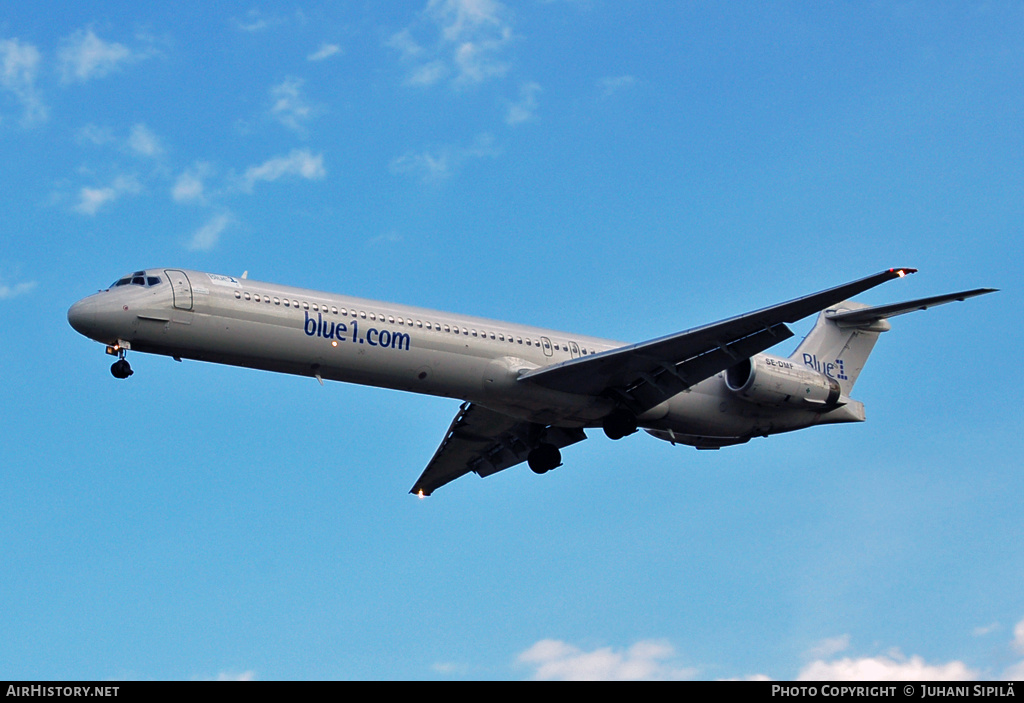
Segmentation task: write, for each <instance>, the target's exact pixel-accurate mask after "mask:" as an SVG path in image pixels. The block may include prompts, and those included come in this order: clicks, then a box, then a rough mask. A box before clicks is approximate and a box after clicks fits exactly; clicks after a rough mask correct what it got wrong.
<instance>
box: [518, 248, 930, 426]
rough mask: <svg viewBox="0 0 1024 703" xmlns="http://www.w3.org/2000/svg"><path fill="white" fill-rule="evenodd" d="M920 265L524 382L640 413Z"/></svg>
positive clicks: (576, 362) (541, 372)
mask: <svg viewBox="0 0 1024 703" xmlns="http://www.w3.org/2000/svg"><path fill="white" fill-rule="evenodd" d="M914 272H916V269H910V268H897V269H889V270H888V271H882V272H881V273H877V274H875V275H873V276H868V277H867V278H862V279H860V280H858V281H853V282H851V283H846V284H843V285H841V286H836V287H834V288H829V289H828V290H823V291H821V292H818V293H812V294H811V295H806V296H803V297H801V298H796V299H794V300H790V301H789V302H785V303H779V304H778V305H772V306H771V307H767V308H763V309H761V310H756V311H754V312H750V313H747V314H745V315H739V316H737V317H732V318H729V319H727V320H722V321H721V322H715V323H712V324H710V325H704V326H703V327H696V328H694V329H691V330H687V331H685V332H679V333H677V334H672V335H668V336H667V337H660V338H658V339H653V340H651V341H648V342H641V343H640V344H632V345H629V346H625V347H620V348H618V349H612V350H610V351H607V352H602V353H600V354H594V355H593V356H586V357H581V358H579V359H573V360H571V361H565V362H562V363H560V364H555V365H553V366H545V367H542V368H539V369H535V370H533V371H530V372H528V373H525V374H523V375H522V376H520V377H519V381H520V382H522V383H535V384H537V385H540V386H544V387H545V388H551V389H553V390H559V391H565V392H568V393H579V394H588V395H605V396H609V395H610V396H612V397H615V398H616V399H617V400H619V401H620V402H622V403H623V404H625V405H626V406H627V407H629V408H630V409H631V410H632V411H633V412H634V413H636V414H637V415H639V414H641V413H643V412H644V411H646V410H650V409H651V408H653V407H654V406H656V405H658V404H659V403H661V402H663V401H665V400H667V399H668V398H671V397H672V396H674V395H676V394H677V393H680V392H682V391H684V390H686V389H687V388H689V387H690V386H693V385H694V384H696V383H699V382H700V381H703V380H704V379H706V378H710V377H711V376H714V375H715V374H716V373H718V372H719V371H723V370H724V369H727V368H729V367H730V366H732V365H733V364H735V363H737V362H738V361H741V360H743V359H746V358H749V357H751V356H753V355H754V354H758V353H760V352H763V351H765V350H766V349H769V348H771V347H773V346H775V344H777V343H778V342H780V341H782V340H783V339H787V338H789V337H791V336H793V333H792V331H790V329H789V328H788V327H787V326H786V325H785V323H787V322H796V321H797V320H800V319H802V318H804V317H807V316H808V315H812V314H814V313H816V312H819V311H821V310H824V309H825V308H827V307H829V306H831V305H835V304H836V303H839V302H842V301H844V300H847V299H848V298H851V297H853V296H855V295H857V294H859V293H862V292H864V291H866V290H868V289H870V288H874V287H875V286H877V285H879V284H881V283H884V282H885V281H889V280H892V279H894V278H901V277H903V276H905V275H907V274H908V273H914Z"/></svg>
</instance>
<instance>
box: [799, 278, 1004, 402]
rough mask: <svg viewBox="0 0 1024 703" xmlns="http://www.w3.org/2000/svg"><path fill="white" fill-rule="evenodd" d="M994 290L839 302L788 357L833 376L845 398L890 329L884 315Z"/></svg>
mask: <svg viewBox="0 0 1024 703" xmlns="http://www.w3.org/2000/svg"><path fill="white" fill-rule="evenodd" d="M995 290H996V289H994V288H977V289H975V290H969V291H962V292H960V293H950V294H948V295H937V296H934V297H931V298H920V299H918V300H908V301H906V302H904V303H893V304H891V305H878V306H875V307H869V306H867V305H864V304H863V303H856V302H853V301H846V302H843V303H839V304H838V305H834V306H832V307H830V308H827V309H825V310H822V311H821V312H820V313H819V314H818V321H817V323H816V324H815V325H814V328H813V329H812V330H811V331H810V333H808V335H807V336H806V337H804V340H803V341H802V342H801V343H800V346H799V347H797V349H796V351H795V352H793V354H792V356H790V360H791V361H793V362H796V363H798V364H800V365H802V366H804V367H806V368H809V369H813V370H815V371H817V372H818V373H821V374H824V375H825V376H828V377H829V378H833V379H835V380H836V381H837V382H838V383H839V387H840V388H841V389H842V395H843V396H845V397H846V398H849V396H850V392H851V391H852V390H853V384H854V383H856V382H857V378H858V377H859V376H860V373H861V371H863V370H864V364H865V363H867V360H868V355H869V354H870V353H871V350H872V349H874V347H875V342H876V341H878V335H880V334H881V333H882V332H886V331H888V330H889V329H890V325H889V322H888V318H890V317H895V316H896V315H902V314H904V313H908V312H914V311H915V310H925V309H927V308H929V307H932V306H934V305H942V304H943V303H951V302H953V301H954V300H966V299H967V298H973V297H974V296H976V295H984V294H985V293H993V292H995Z"/></svg>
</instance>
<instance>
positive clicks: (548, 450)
mask: <svg viewBox="0 0 1024 703" xmlns="http://www.w3.org/2000/svg"><path fill="white" fill-rule="evenodd" d="M526 463H528V464H529V465H530V470H531V471H533V473H535V474H546V473H547V472H548V471H551V469H556V468H558V467H559V466H561V465H562V453H561V452H560V451H558V447H556V446H555V445H553V444H538V445H537V446H536V447H535V448H534V449H533V451H531V452H530V454H529V455H528V456H527V457H526Z"/></svg>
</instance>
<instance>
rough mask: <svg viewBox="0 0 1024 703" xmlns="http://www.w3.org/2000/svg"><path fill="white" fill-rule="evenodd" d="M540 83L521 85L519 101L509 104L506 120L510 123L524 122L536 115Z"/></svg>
mask: <svg viewBox="0 0 1024 703" xmlns="http://www.w3.org/2000/svg"><path fill="white" fill-rule="evenodd" d="M540 91H541V87H540V84H539V83H533V82H530V83H523V84H522V85H520V86H519V101H518V102H515V103H512V104H511V105H509V108H508V114H507V115H506V116H505V122H506V123H507V124H509V125H513V126H515V125H517V124H522V123H523V122H528V121H529V120H532V119H533V117H534V113H536V111H537V94H538V93H540Z"/></svg>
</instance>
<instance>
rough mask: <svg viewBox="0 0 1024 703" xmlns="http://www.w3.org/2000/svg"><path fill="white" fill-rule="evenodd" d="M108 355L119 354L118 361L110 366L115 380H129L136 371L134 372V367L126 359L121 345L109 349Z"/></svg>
mask: <svg viewBox="0 0 1024 703" xmlns="http://www.w3.org/2000/svg"><path fill="white" fill-rule="evenodd" d="M107 353H108V354H111V355H113V354H117V361H115V362H114V363H113V364H111V365H110V373H111V374H112V375H113V376H114V378H128V377H129V376H131V375H132V374H133V373H135V372H134V371H132V365H131V364H129V363H128V360H127V359H125V358H124V356H125V353H126V352H125V349H124V347H122V346H120V345H116V346H113V347H107Z"/></svg>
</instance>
